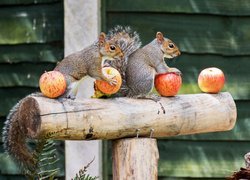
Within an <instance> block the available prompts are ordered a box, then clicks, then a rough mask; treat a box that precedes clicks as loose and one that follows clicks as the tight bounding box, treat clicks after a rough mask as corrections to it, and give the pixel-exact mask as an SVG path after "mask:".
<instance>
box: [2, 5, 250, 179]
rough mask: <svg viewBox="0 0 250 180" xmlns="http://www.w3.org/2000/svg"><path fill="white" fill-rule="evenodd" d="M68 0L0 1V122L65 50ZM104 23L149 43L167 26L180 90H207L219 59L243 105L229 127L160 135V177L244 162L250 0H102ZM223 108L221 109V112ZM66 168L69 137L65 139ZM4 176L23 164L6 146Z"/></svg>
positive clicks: (214, 174)
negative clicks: (176, 52) (176, 53)
mask: <svg viewBox="0 0 250 180" xmlns="http://www.w3.org/2000/svg"><path fill="white" fill-rule="evenodd" d="M64 5H65V4H64V1H63V0H11V1H9V0H1V2H0V120H1V121H0V126H1V127H2V126H3V124H4V121H5V118H6V115H7V114H8V112H9V110H10V108H11V107H12V106H13V105H14V104H15V103H17V102H18V100H19V99H21V98H23V97H24V96H26V95H27V94H30V93H32V92H35V91H38V90H39V89H38V80H39V77H40V75H41V74H42V73H43V72H44V71H45V70H46V71H49V70H52V69H53V68H54V67H55V64H56V62H57V61H59V60H61V59H62V58H63V57H64ZM99 5H100V30H102V31H104V32H107V31H108V29H110V28H112V27H113V26H115V25H117V24H119V25H129V26H131V27H132V28H133V29H134V30H136V31H137V32H138V33H139V34H140V37H141V40H142V42H143V45H145V44H147V43H149V42H150V41H152V40H153V38H155V33H156V32H157V31H161V32H162V33H163V34H164V35H165V37H168V38H169V39H171V40H173V41H174V42H175V43H176V44H177V46H179V48H180V50H181V52H182V55H181V56H180V57H177V58H176V59H174V60H168V61H166V62H167V64H168V65H169V66H170V67H177V68H178V69H180V70H181V71H182V73H183V85H182V88H181V91H180V93H179V94H193V93H200V90H199V88H198V86H197V78H198V74H199V72H200V71H201V70H202V69H204V68H206V67H218V68H220V69H221V70H222V71H223V72H224V73H225V76H226V84H225V87H224V89H223V91H228V92H230V93H231V94H232V96H233V98H234V100H235V102H236V106H237V111H238V117H237V123H236V126H235V128H234V129H233V130H232V131H229V132H219V133H207V134H199V135H187V136H177V137H173V138H167V139H160V140H158V146H159V151H160V161H159V179H160V180H163V179H178V180H182V179H183V180H184V179H225V177H227V176H230V175H231V174H232V173H233V172H234V171H237V170H239V168H240V167H244V159H243V156H244V154H245V153H247V152H249V151H250V143H249V140H250V135H249V133H248V130H249V129H250V123H249V121H250V110H249V108H250V43H249V42H250V1H249V0H238V1H235V0H220V1H217V0H182V1H172V0H158V1H153V0H127V1H122V0H100V1H99ZM215 116H216V114H215ZM110 144H111V143H110V142H109V141H104V145H103V160H104V163H103V175H104V176H103V179H111V174H112V172H111V171H112V168H111V163H112V161H111V154H110V152H111V150H110V148H111V145H110ZM57 146H58V148H57V149H58V154H59V155H60V157H61V158H60V163H59V164H60V167H61V171H60V173H59V175H58V176H59V177H61V178H63V177H64V175H65V172H64V145H63V142H59V143H58V144H57ZM0 172H1V174H0V179H20V178H21V176H20V174H21V173H20V171H19V170H18V168H17V167H16V166H15V165H14V164H13V162H12V161H11V160H10V159H9V158H8V157H6V155H5V154H4V152H3V147H2V145H1V146H0Z"/></svg>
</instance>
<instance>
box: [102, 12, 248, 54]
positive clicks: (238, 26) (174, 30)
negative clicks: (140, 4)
mask: <svg viewBox="0 0 250 180" xmlns="http://www.w3.org/2000/svg"><path fill="white" fill-rule="evenodd" d="M249 21H250V17H249V16H248V17H245V18H239V17H234V16H233V17H226V16H208V15H199V16H197V15H186V14H185V15H183V14H173V13H171V14H170V13H156V14H152V13H120V12H112V13H108V14H107V17H106V22H107V29H110V28H112V27H113V26H115V25H117V24H121V25H130V26H131V27H133V28H134V29H135V30H137V31H138V33H139V34H140V37H141V39H142V42H143V44H146V43H148V42H150V41H152V39H153V38H154V37H155V33H156V32H157V31H161V32H163V33H164V34H165V36H166V37H168V38H170V39H172V40H173V41H174V42H175V43H176V44H177V45H178V46H179V47H180V50H181V51H182V52H189V53H212V54H221V55H249V54H250V51H249V49H250V44H249V42H248V37H250V36H249V31H248V29H250V23H248V22H249ZM208 22H209V24H208Z"/></svg>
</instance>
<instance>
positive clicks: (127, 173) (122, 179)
mask: <svg viewBox="0 0 250 180" xmlns="http://www.w3.org/2000/svg"><path fill="white" fill-rule="evenodd" d="M112 143H113V144H112V145H113V152H112V157H113V180H126V179H136V180H156V179H157V177H158V160H159V151H158V148H157V141H156V139H153V138H125V139H120V140H115V141H113V142H112Z"/></svg>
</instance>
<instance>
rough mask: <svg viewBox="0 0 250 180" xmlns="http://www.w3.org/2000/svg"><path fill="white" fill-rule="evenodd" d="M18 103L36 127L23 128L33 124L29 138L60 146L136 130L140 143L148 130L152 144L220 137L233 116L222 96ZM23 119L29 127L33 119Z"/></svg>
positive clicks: (131, 133) (132, 134) (231, 103)
mask: <svg viewBox="0 0 250 180" xmlns="http://www.w3.org/2000/svg"><path fill="white" fill-rule="evenodd" d="M24 102H26V103H25V104H24V105H23V108H25V109H26V110H29V109H32V111H36V113H35V115H36V118H35V119H36V122H30V123H29V124H31V125H33V124H34V123H35V124H36V126H35V128H28V127H27V129H29V131H28V132H29V133H31V135H30V136H32V137H39V136H44V135H47V134H50V133H54V136H53V139H62V140H91V139H118V138H124V137H135V136H136V135H137V134H138V129H139V134H138V135H139V136H140V137H141V136H145V137H149V136H150V132H151V130H152V129H153V134H152V136H153V137H155V138H157V137H169V136H176V135H185V134H195V133H205V132H215V131H226V130H231V129H232V128H233V127H234V125H235V122H236V116H237V112H236V105H235V102H234V100H233V98H232V96H231V95H230V94H229V93H227V92H224V93H219V94H205V93H204V94H188V95H178V96H175V97H169V98H165V97H162V98H161V100H160V101H159V102H157V103H156V102H154V101H152V100H143V99H139V100H138V99H130V98H114V99H84V100H81V101H80V100H69V99H60V100H58V99H49V98H45V97H42V96H41V95H34V96H29V97H26V99H24ZM34 107H35V109H34ZM20 113H22V112H20ZM26 116H27V114H26V115H25V119H29V120H30V121H32V118H33V116H34V114H33V115H32V117H30V118H27V117H26ZM37 116H38V117H37ZM37 123H39V124H38V125H37ZM30 129H32V131H31V130H30Z"/></svg>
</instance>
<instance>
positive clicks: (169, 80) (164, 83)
mask: <svg viewBox="0 0 250 180" xmlns="http://www.w3.org/2000/svg"><path fill="white" fill-rule="evenodd" d="M181 85H182V78H181V75H179V74H176V73H173V72H169V73H164V74H158V75H156V76H155V89H156V90H157V92H158V93H159V94H160V95H161V96H166V97H167V96H175V95H176V94H177V93H178V91H179V89H180V88H181Z"/></svg>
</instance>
